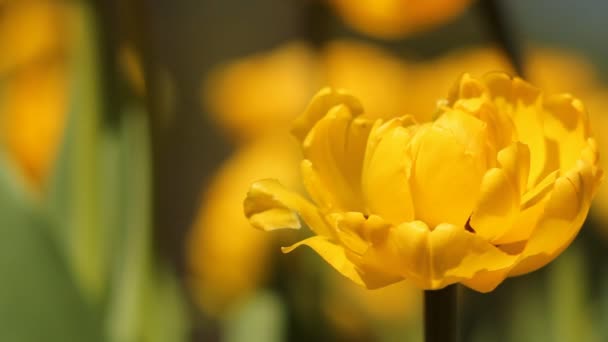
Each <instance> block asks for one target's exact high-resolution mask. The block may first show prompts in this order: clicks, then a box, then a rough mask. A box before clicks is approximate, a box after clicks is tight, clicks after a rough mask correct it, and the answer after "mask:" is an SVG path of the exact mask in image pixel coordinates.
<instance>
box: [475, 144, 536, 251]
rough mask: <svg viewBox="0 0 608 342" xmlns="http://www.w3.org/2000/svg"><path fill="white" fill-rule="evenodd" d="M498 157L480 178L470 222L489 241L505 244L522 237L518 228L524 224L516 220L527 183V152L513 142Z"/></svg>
mask: <svg viewBox="0 0 608 342" xmlns="http://www.w3.org/2000/svg"><path fill="white" fill-rule="evenodd" d="M497 159H498V164H499V168H493V169H490V170H488V172H486V174H485V175H484V177H483V179H482V182H481V190H480V196H479V200H478V203H477V207H476V208H475V210H474V212H473V214H472V215H471V221H470V225H471V227H472V228H473V229H474V230H475V232H477V234H479V235H480V236H482V237H483V238H485V239H487V240H488V241H490V242H492V243H494V244H504V243H510V242H514V241H519V239H520V238H521V239H523V238H525V236H521V235H522V234H518V232H521V230H522V228H523V227H527V226H521V225H517V224H515V221H517V220H518V219H519V215H520V208H521V202H522V200H521V195H522V194H523V193H524V192H525V189H526V186H527V179H528V171H529V165H530V152H529V150H528V147H527V146H526V145H524V144H522V143H519V142H516V143H513V144H512V145H510V146H509V147H507V148H505V149H503V150H502V151H500V152H499V153H498V157H497ZM518 224H521V222H518Z"/></svg>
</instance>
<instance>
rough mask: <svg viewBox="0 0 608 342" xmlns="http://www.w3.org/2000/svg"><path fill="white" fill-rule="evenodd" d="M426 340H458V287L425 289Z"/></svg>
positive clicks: (439, 341) (435, 341)
mask: <svg viewBox="0 0 608 342" xmlns="http://www.w3.org/2000/svg"><path fill="white" fill-rule="evenodd" d="M424 340H425V342H457V341H459V340H460V338H459V330H458V287H457V285H450V286H447V287H445V288H443V289H441V290H428V291H424Z"/></svg>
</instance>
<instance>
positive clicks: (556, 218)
mask: <svg viewBox="0 0 608 342" xmlns="http://www.w3.org/2000/svg"><path fill="white" fill-rule="evenodd" d="M594 177H595V175H594V173H593V170H592V168H591V167H590V166H589V165H588V164H585V163H583V165H580V166H579V168H578V169H575V170H572V171H570V172H568V174H567V175H565V176H563V177H560V178H558V179H557V180H556V181H555V186H554V188H553V190H552V191H551V193H550V197H549V199H548V201H547V204H546V207H545V212H544V214H543V216H542V217H541V219H540V220H539V222H538V223H537V227H536V229H535V230H534V232H533V233H532V235H531V237H530V239H529V241H528V243H527V244H526V246H525V248H524V250H523V252H522V254H521V258H522V261H521V262H520V263H519V264H518V265H517V266H516V267H515V268H514V269H513V270H512V271H511V272H510V275H512V276H514V275H520V274H525V273H528V272H532V271H534V270H536V269H538V268H540V267H542V266H544V265H546V264H547V263H549V262H550V261H551V260H553V259H554V258H555V257H556V256H557V255H559V254H560V253H561V252H562V251H563V250H564V249H565V248H566V247H567V246H568V245H570V243H571V242H572V240H573V239H574V237H575V236H576V234H577V233H578V231H579V229H580V228H581V226H582V224H583V222H584V220H585V217H586V216H587V212H588V211H589V205H590V202H591V196H592V192H593V189H592V188H593V186H595V184H596V183H597V182H594V181H593V178H594Z"/></svg>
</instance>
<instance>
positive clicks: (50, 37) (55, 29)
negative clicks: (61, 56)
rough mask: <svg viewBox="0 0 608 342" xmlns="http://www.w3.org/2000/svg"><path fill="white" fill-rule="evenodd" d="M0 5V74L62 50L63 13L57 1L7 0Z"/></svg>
mask: <svg viewBox="0 0 608 342" xmlns="http://www.w3.org/2000/svg"><path fill="white" fill-rule="evenodd" d="M2 6H3V8H2V16H1V17H0V51H2V53H1V54H0V74H2V73H5V72H7V71H8V70H11V69H14V68H17V67H19V66H23V65H26V64H28V63H31V62H36V61H39V60H40V59H41V58H46V57H49V56H56V55H57V53H58V52H60V51H63V50H64V48H65V39H64V36H65V33H66V32H65V29H66V28H65V20H66V17H65V11H64V6H62V4H61V3H60V2H59V1H53V0H20V1H8V2H7V3H6V4H3V5H2Z"/></svg>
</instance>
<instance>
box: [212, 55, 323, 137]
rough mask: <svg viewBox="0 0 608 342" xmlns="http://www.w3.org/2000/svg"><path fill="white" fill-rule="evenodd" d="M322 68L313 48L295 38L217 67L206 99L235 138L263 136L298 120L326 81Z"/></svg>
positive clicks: (214, 114) (214, 115)
mask: <svg viewBox="0 0 608 342" xmlns="http://www.w3.org/2000/svg"><path fill="white" fill-rule="evenodd" d="M318 70H319V69H318V67H317V60H316V59H315V57H314V54H313V52H312V50H310V49H309V48H308V47H307V46H306V45H305V44H302V43H291V44H288V45H286V46H284V47H282V48H280V49H278V50H276V51H275V52H273V53H271V54H260V55H255V56H252V57H248V58H246V59H242V60H238V61H236V62H233V63H230V64H228V65H226V66H223V67H220V68H219V69H217V70H216V72H215V73H212V74H211V76H210V77H209V79H208V80H207V82H206V85H205V86H204V99H205V103H206V104H208V107H209V110H210V113H211V115H212V116H213V117H214V118H215V119H216V120H217V121H218V122H220V123H221V126H222V127H223V128H224V129H225V130H226V131H227V132H228V133H229V134H230V135H231V136H233V137H234V138H235V139H237V140H247V139H251V138H253V137H256V136H262V135H265V134H267V133H268V132H269V130H270V131H272V130H275V129H276V128H277V127H286V126H287V125H288V124H289V123H290V122H291V120H293V116H294V113H297V112H298V111H299V108H301V107H300V106H301V105H303V104H306V101H308V98H309V97H310V95H311V94H312V93H314V91H315V88H316V86H317V84H319V82H321V81H320V79H319V72H318ZM268 95H270V96H271V98H272V100H271V101H268V100H267V96H268Z"/></svg>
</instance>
